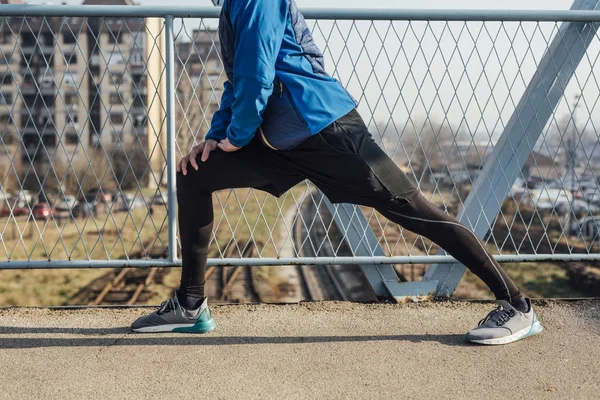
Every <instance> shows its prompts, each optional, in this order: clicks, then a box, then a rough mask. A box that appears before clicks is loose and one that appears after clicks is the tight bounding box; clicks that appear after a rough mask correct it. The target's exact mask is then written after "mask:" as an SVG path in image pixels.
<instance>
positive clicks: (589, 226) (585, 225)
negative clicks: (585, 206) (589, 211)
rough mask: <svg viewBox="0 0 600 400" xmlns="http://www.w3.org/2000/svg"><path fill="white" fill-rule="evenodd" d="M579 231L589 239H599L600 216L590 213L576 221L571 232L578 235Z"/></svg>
mask: <svg viewBox="0 0 600 400" xmlns="http://www.w3.org/2000/svg"><path fill="white" fill-rule="evenodd" d="M579 232H581V234H582V235H583V237H584V238H585V239H587V240H599V239H600V237H599V232H600V216H597V215H589V216H587V217H584V218H582V219H580V220H579V221H575V222H574V223H573V224H572V225H571V233H572V234H575V235H578V234H579Z"/></svg>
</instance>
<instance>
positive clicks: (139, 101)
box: [133, 94, 145, 107]
mask: <svg viewBox="0 0 600 400" xmlns="http://www.w3.org/2000/svg"><path fill="white" fill-rule="evenodd" d="M133 106H134V107H145V105H144V98H143V97H142V95H141V94H138V95H137V96H135V97H134V98H133Z"/></svg>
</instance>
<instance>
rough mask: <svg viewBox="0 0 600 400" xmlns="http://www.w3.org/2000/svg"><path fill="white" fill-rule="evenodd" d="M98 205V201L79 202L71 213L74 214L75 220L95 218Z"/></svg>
mask: <svg viewBox="0 0 600 400" xmlns="http://www.w3.org/2000/svg"><path fill="white" fill-rule="evenodd" d="M97 204H98V203H97V202H96V201H86V200H81V201H79V202H78V203H77V204H76V205H75V206H74V207H73V210H71V213H72V214H73V218H87V217H89V216H90V215H94V216H95V215H96V206H97Z"/></svg>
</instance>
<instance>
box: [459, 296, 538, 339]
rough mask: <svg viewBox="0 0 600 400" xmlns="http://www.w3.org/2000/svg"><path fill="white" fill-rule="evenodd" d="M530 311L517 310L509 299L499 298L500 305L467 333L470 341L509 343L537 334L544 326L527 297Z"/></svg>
mask: <svg viewBox="0 0 600 400" xmlns="http://www.w3.org/2000/svg"><path fill="white" fill-rule="evenodd" d="M527 304H528V305H529V312H527V313H522V312H520V311H517V310H516V309H515V308H514V307H513V306H511V305H510V303H508V302H507V301H504V300H499V301H498V307H497V308H496V309H495V310H493V311H492V312H490V313H489V314H488V315H487V316H486V317H485V318H484V319H482V320H481V321H479V326H477V328H475V329H473V330H472V331H470V332H468V333H467V336H466V339H467V340H468V341H469V342H473V343H479V344H507V343H512V342H516V341H517V340H520V339H524V338H526V337H528V336H533V335H537V334H538V333H540V332H541V331H542V330H543V329H544V328H543V327H542V324H540V321H539V319H538V317H537V315H536V314H535V311H533V307H532V306H531V302H530V301H529V299H527Z"/></svg>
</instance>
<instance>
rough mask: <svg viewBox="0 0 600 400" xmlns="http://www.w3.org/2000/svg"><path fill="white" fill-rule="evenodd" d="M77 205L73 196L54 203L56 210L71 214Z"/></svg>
mask: <svg viewBox="0 0 600 400" xmlns="http://www.w3.org/2000/svg"><path fill="white" fill-rule="evenodd" d="M78 203H79V201H77V199H76V198H75V196H65V197H64V198H63V199H62V200H59V201H58V202H57V203H56V210H57V211H61V212H66V213H67V214H71V212H72V211H73V209H74V208H75V206H76V205H77V204H78Z"/></svg>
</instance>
